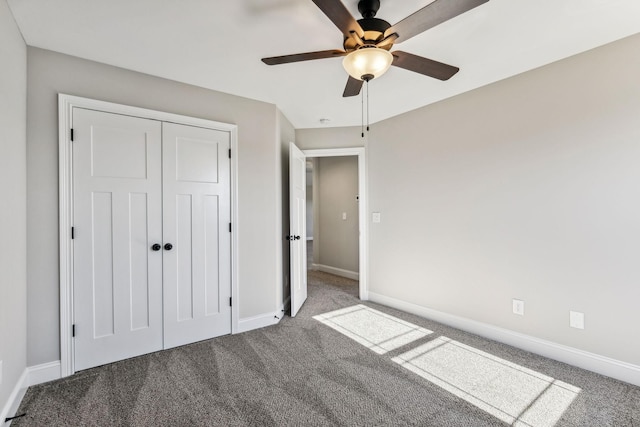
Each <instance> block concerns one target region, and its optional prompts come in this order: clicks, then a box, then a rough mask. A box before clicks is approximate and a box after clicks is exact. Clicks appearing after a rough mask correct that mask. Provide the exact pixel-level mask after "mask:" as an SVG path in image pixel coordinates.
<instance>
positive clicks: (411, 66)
mask: <svg viewBox="0 0 640 427" xmlns="http://www.w3.org/2000/svg"><path fill="white" fill-rule="evenodd" d="M392 54H393V65H395V66H396V67H400V68H404V69H405V70H409V71H413V72H416V73H420V74H424V75H425V76H429V77H433V78H434V79H438V80H449V79H450V78H451V77H453V75H454V74H455V73H457V72H458V71H460V68H458V67H454V66H453V65H447V64H443V63H442V62H438V61H434V60H432V59H427V58H423V57H422V56H417V55H413V54H411V53H407V52H401V51H398V50H396V51H395V52H392Z"/></svg>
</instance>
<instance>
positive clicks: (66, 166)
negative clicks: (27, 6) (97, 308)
mask: <svg viewBox="0 0 640 427" xmlns="http://www.w3.org/2000/svg"><path fill="white" fill-rule="evenodd" d="M73 107H80V108H86V109H91V110H98V111H103V112H107V113H115V114H122V115H128V116H134V117H142V118H146V119H152V120H159V121H163V122H171V123H178V124H183V125H189V126H197V127H203V128H209V129H216V130H221V131H226V132H229V135H230V138H231V153H232V156H231V222H232V224H233V228H232V229H233V232H232V234H231V295H232V298H233V302H234V304H233V306H232V307H231V333H232V334H235V333H237V332H238V321H239V313H240V305H239V298H238V259H239V258H238V235H239V233H238V155H237V153H238V126H237V125H232V124H227V123H220V122H215V121H212V120H206V119H199V118H195V117H188V116H182V115H179V114H172V113H165V112H161V111H154V110H148V109H146V108H138V107H131V106H127V105H121V104H114V103H111V102H105V101H98V100H94V99H89V98H82V97H78V96H72V95H65V94H59V95H58V174H59V177H58V178H59V198H58V200H59V216H60V218H59V236H60V237H59V243H60V247H59V250H60V374H61V377H66V376H69V375H72V374H73V373H74V372H75V367H74V360H73V339H72V337H71V328H72V324H73V245H72V244H71V227H72V226H73V188H72V182H73V180H72V172H73V170H72V165H73V163H72V160H73V159H72V157H71V156H72V150H71V125H72V123H71V120H72V109H73Z"/></svg>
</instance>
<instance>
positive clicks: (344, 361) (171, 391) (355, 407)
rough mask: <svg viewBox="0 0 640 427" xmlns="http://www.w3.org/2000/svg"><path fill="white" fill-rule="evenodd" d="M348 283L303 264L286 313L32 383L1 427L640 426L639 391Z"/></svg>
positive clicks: (636, 388)
mask: <svg viewBox="0 0 640 427" xmlns="http://www.w3.org/2000/svg"><path fill="white" fill-rule="evenodd" d="M357 292H358V290H357V282H353V281H350V280H348V279H342V278H339V277H336V276H332V275H329V274H326V273H319V272H310V275H309V288H308V300H307V302H306V303H305V304H304V306H303V308H302V309H301V311H300V312H299V313H298V315H297V316H296V317H295V318H291V317H288V316H285V317H284V318H283V319H282V320H281V321H280V323H279V324H277V325H275V326H271V327H267V328H263V329H259V330H254V331H250V332H246V333H242V334H237V335H228V336H224V337H220V338H216V339H213V340H208V341H203V342H199V343H195V344H191V345H187V346H183V347H179V348H175V349H171V350H166V351H161V352H157V353H152V354H149V355H145V356H140V357H137V358H133V359H129V360H124V361H121V362H116V363H113V364H110V365H105V366H101V367H97V368H93V369H88V370H86V371H82V372H78V373H76V374H75V375H73V376H71V377H68V378H64V379H61V380H57V381H52V382H49V383H45V384H41V385H38V386H34V387H30V388H29V390H28V391H27V393H26V395H25V397H24V399H23V401H22V403H21V405H20V408H19V410H18V414H21V413H26V415H25V416H24V417H21V418H18V419H16V420H15V421H14V422H13V424H12V425H13V426H16V427H18V426H19V427H23V426H405V425H406V426H409V425H415V426H418V425H419V426H442V427H446V426H474V427H475V426H505V425H521V426H535V425H549V426H553V425H556V426H616V427H620V426H640V388H639V387H635V386H632V385H630V384H627V383H623V382H620V381H617V380H613V379H610V378H607V377H604V376H601V375H598V374H595V373H592V372H588V371H585V370H582V369H579V368H575V367H572V366H569V365H566V364H563V363H560V362H557V361H553V360H550V359H546V358H544V357H541V356H537V355H535V354H532V353H528V352H526V351H522V350H519V349H516V348H513V347H509V346H507V345H503V344H500V343H496V342H494V341H490V340H487V339H484V338H481V337H478V336H475V335H472V334H468V333H465V332H463V331H460V330H456V329H453V328H450V327H447V326H444V325H441V324H438V323H435V322H431V321H429V320H426V319H423V318H420V317H417V316H413V315H410V314H406V313H403V312H400V311H397V310H393V309H390V308H386V307H383V306H380V305H377V304H373V303H369V302H362V301H360V300H358V299H357ZM376 319H377V320H376ZM367 328H369V329H370V330H368V329H367ZM396 329H397V331H399V332H394V330H396ZM389 333H390V334H395V335H392V336H393V338H391V339H387V338H384V337H385V334H389ZM380 337H382V338H380ZM376 340H377V341H376ZM511 383H513V384H511ZM540 384H542V385H540ZM527 396H529V397H527ZM531 396H533V397H531ZM522 399H524V403H523V402H522V401H521V400H522ZM527 399H529V400H527ZM512 406H513V410H511V409H510V408H511V407H512Z"/></svg>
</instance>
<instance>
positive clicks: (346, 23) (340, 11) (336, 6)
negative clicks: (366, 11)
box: [313, 0, 364, 37]
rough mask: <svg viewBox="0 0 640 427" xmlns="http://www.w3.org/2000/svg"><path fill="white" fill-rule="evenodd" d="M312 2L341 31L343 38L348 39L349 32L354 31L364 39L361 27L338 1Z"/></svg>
mask: <svg viewBox="0 0 640 427" xmlns="http://www.w3.org/2000/svg"><path fill="white" fill-rule="evenodd" d="M313 2H314V3H315V4H316V6H318V7H319V8H320V10H321V11H322V12H323V13H324V14H325V15H327V18H329V19H330V20H331V22H333V23H334V25H335V26H336V27H338V29H339V30H340V31H342V34H344V36H345V37H349V33H350V32H351V31H355V33H356V34H358V35H359V36H360V37H364V31H363V30H362V27H361V26H360V24H358V21H356V20H355V18H354V17H353V16H351V14H350V13H349V11H348V10H347V8H346V7H344V4H342V2H341V1H340V0H313Z"/></svg>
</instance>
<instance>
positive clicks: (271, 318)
mask: <svg viewBox="0 0 640 427" xmlns="http://www.w3.org/2000/svg"><path fill="white" fill-rule="evenodd" d="M276 315H277V316H276ZM280 319H282V313H273V312H271V313H265V314H259V315H257V316H253V317H247V318H244V319H240V320H239V321H238V333H242V332H247V331H252V330H254V329H259V328H264V327H265V326H272V325H275V324H276V323H278V322H280Z"/></svg>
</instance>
